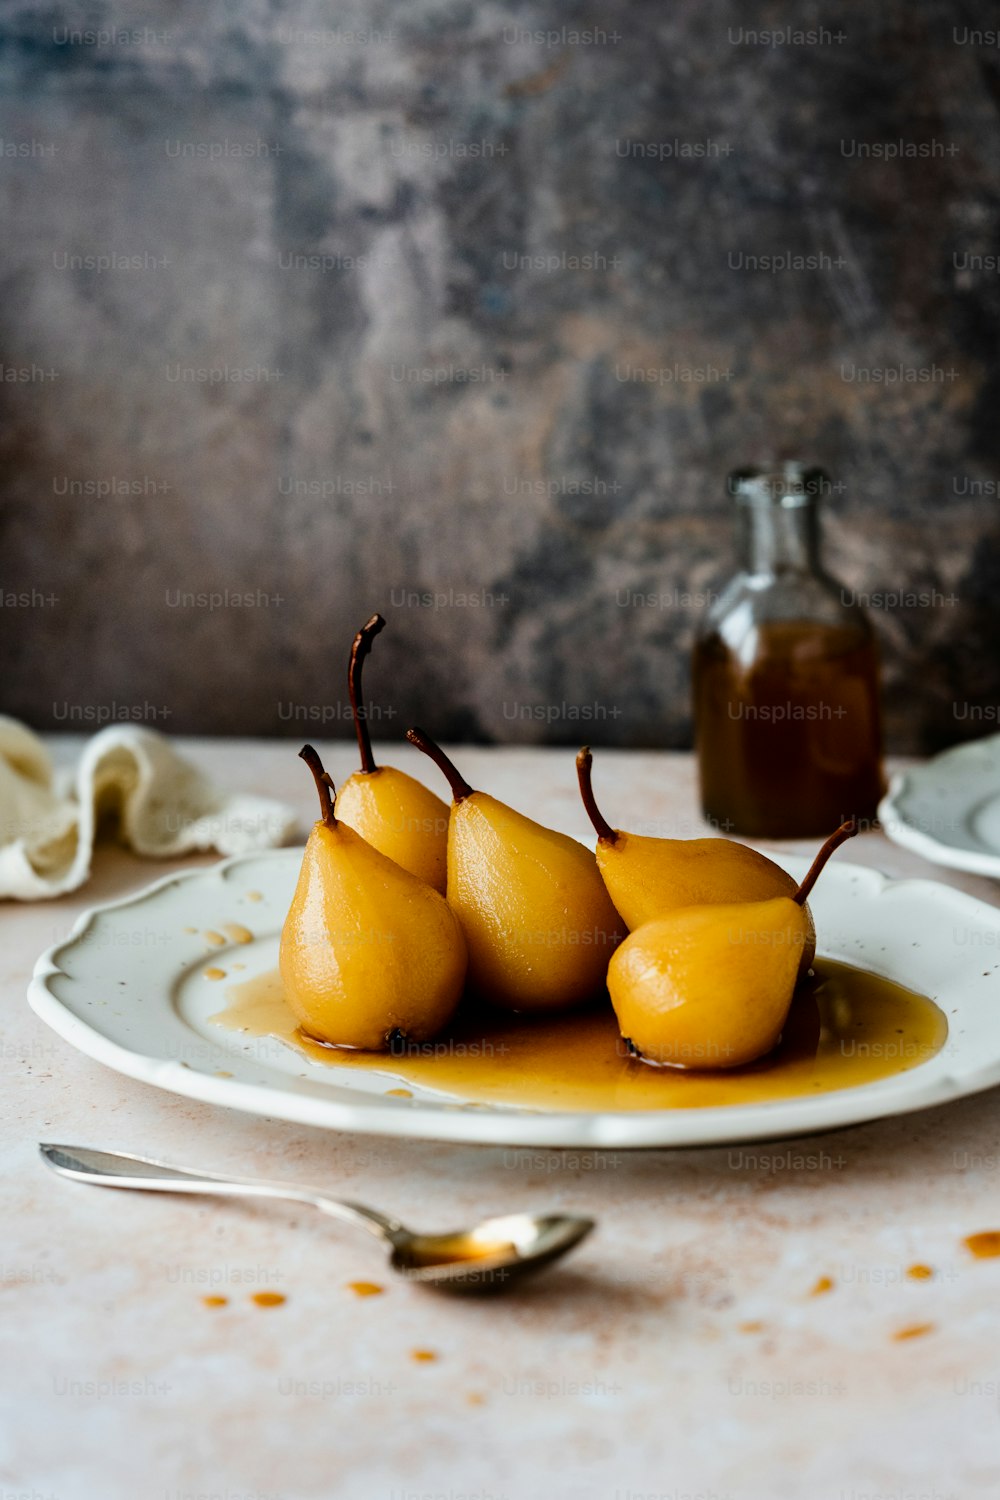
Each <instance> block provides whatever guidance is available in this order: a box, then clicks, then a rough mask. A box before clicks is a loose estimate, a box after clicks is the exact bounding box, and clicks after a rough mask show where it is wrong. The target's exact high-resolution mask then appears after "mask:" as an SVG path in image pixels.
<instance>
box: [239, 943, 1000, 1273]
mask: <svg viewBox="0 0 1000 1500" xmlns="http://www.w3.org/2000/svg"><path fill="white" fill-rule="evenodd" d="M226 998H227V1000H228V1004H227V1006H226V1009H225V1010H223V1011H220V1012H219V1014H217V1015H214V1016H212V1018H211V1019H212V1020H213V1021H214V1022H215V1023H216V1024H217V1025H219V1026H223V1027H225V1028H227V1029H228V1030H231V1031H241V1032H246V1033H248V1034H249V1035H250V1036H273V1037H276V1038H277V1039H278V1040H279V1041H281V1042H284V1043H285V1044H286V1045H288V1046H289V1047H292V1048H294V1049H296V1050H297V1051H298V1052H299V1053H301V1054H302V1055H303V1056H305V1057H307V1058H309V1059H310V1060H311V1061H312V1062H315V1063H320V1064H322V1065H325V1066H327V1067H331V1068H337V1069H344V1070H347V1069H365V1070H367V1071H369V1072H377V1073H381V1074H383V1075H388V1076H391V1077H392V1078H394V1079H397V1080H400V1081H402V1082H405V1083H407V1084H416V1085H417V1086H423V1087H426V1088H430V1089H434V1090H437V1091H440V1092H442V1093H445V1094H450V1095H452V1096H456V1097H457V1098H458V1099H460V1100H461V1101H462V1102H463V1103H466V1104H470V1105H477V1104H478V1105H483V1104H486V1105H489V1104H504V1105H515V1106H520V1107H522V1108H534V1109H544V1110H650V1109H692V1108H699V1107H703V1106H704V1107H708V1106H712V1105H739V1104H750V1103H758V1102H760V1101H763V1100H770V1099H793V1098H801V1097H803V1096H807V1097H808V1096H811V1095H814V1094H825V1093H830V1092H832V1091H833V1090H836V1089H847V1088H857V1087H859V1086H860V1085H861V1084H865V1083H871V1082H873V1081H874V1080H875V1079H878V1078H888V1077H891V1076H893V1075H894V1074H897V1073H904V1072H907V1071H908V1070H909V1069H910V1068H916V1067H919V1065H920V1064H921V1063H922V1062H926V1061H927V1060H928V1058H931V1057H933V1056H934V1054H935V1053H936V1052H938V1051H940V1049H941V1047H942V1046H943V1045H944V1042H945V1039H946V1037H947V1035H948V1023H947V1021H946V1020H945V1017H944V1015H943V1013H942V1012H941V1011H940V1010H939V1009H938V1007H937V1006H936V1005H935V1004H934V1003H933V1002H932V1001H931V1000H928V999H926V998H925V997H924V996H923V995H918V994H916V993H915V992H914V991H913V990H908V989H904V988H903V987H902V986H901V985H898V984H895V983H893V982H892V981H891V980H888V979H882V978H880V977H879V976H878V975H876V974H869V973H866V972H865V971H864V970H862V969H856V968H854V967H853V966H852V965H850V964H843V963H839V962H837V961H835V960H833V959H821V960H818V961H817V963H816V968H815V973H814V975H812V976H811V977H810V978H808V979H807V980H805V981H804V982H803V983H802V984H801V985H800V986H799V989H798V991H797V993H796V997H795V1000H794V1001H793V1003H792V1009H791V1011H790V1012H789V1017H788V1021H787V1023H786V1025H785V1030H784V1034H783V1036H782V1038H781V1041H780V1043H779V1044H778V1046H777V1047H776V1048H775V1049H774V1051H773V1052H771V1053H770V1054H769V1055H768V1056H767V1057H763V1058H760V1059H759V1060H758V1061H757V1062H755V1063H751V1064H750V1065H749V1066H748V1067H744V1068H731V1069H728V1070H719V1071H715V1072H709V1071H704V1072H694V1071H685V1070H683V1069H680V1068H652V1067H648V1066H647V1065H646V1064H645V1063H643V1062H642V1061H641V1060H639V1059H636V1058H633V1057H630V1056H629V1055H628V1048H627V1047H626V1045H625V1043H624V1042H623V1040H622V1038H621V1037H620V1036H619V1033H618V1025H617V1022H616V1020H615V1016H614V1012H613V1011H612V1010H611V1007H610V1006H609V1005H607V1004H605V1005H603V1006H601V1007H599V1008H596V1007H595V1008H593V1009H590V1010H585V1011H576V1012H573V1013H570V1014H567V1015H557V1016H537V1017H534V1018H529V1017H526V1016H515V1015H510V1014H507V1013H501V1012H492V1011H491V1012H489V1013H488V1014H487V1013H485V1012H483V1011H481V1010H477V1008H476V1007H475V1006H474V1005H471V1004H470V1005H468V1006H466V1007H465V1008H464V1014H462V1013H460V1016H459V1018H458V1019H457V1020H456V1021H455V1023H454V1024H453V1025H452V1027H451V1029H450V1031H449V1032H448V1033H447V1034H446V1035H445V1036H442V1037H439V1038H437V1040H435V1041H433V1042H427V1043H424V1044H422V1045H415V1044H405V1043H404V1044H402V1045H401V1047H400V1048H399V1049H397V1050H394V1051H389V1052H357V1051H352V1050H350V1049H348V1048H342V1047H331V1046H328V1045H327V1044H325V1043H322V1042H317V1041H316V1040H314V1039H313V1038H310V1037H308V1036H305V1035H304V1034H303V1033H302V1031H301V1030H300V1029H299V1027H298V1025H297V1022H296V1019H295V1017H294V1016H293V1015H292V1012H291V1011H290V1010H289V1008H288V1006H287V1005H286V1003H285V998H284V992H283V990H282V985H281V978H280V975H279V974H278V972H277V971H276V970H274V971H272V972H270V973H267V974H263V975H260V976H258V977H256V978H254V979H247V980H243V981H241V982H240V983H238V984H234V985H230V986H229V987H228V989H227V990H226ZM996 1239H997V1247H998V1248H997V1249H996V1250H995V1251H994V1252H992V1253H994V1254H998V1255H1000V1233H998V1234H997V1236H996ZM970 1248H971V1246H970ZM973 1253H982V1252H977V1251H974V1252H973Z"/></svg>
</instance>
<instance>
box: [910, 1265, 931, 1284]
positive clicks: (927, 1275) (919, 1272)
mask: <svg viewBox="0 0 1000 1500" xmlns="http://www.w3.org/2000/svg"><path fill="white" fill-rule="evenodd" d="M906 1274H907V1276H909V1278H910V1280H911V1281H930V1279H931V1277H932V1276H933V1275H934V1272H933V1271H932V1270H931V1268H930V1266H921V1265H916V1266H908V1267H907V1271H906Z"/></svg>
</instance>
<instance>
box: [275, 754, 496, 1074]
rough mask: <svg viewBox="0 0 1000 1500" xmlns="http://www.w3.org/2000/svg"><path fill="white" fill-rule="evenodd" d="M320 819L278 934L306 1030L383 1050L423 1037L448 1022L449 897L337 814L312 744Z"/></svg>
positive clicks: (458, 975) (456, 970) (452, 959)
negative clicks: (384, 852) (374, 844)
mask: <svg viewBox="0 0 1000 1500" xmlns="http://www.w3.org/2000/svg"><path fill="white" fill-rule="evenodd" d="M301 755H302V759H303V760H304V761H305V762H306V764H307V765H308V766H309V769H310V770H311V771H312V773H313V776H314V777H315V779H316V786H317V790H318V791H319V798H320V808H321V811H322V817H321V818H320V820H319V822H318V823H316V824H315V825H314V827H313V830H312V832H311V834H310V835H309V841H308V843H307V844H306V848H305V853H304V855H303V858H302V869H301V871H300V872H299V879H298V884H297V886H296V888H295V894H294V896H293V897H292V904H291V906H290V907H289V910H288V916H287V917H286V918H285V925H284V927H283V928H282V932H281V948H280V953H279V968H280V970H281V978H282V981H283V983H284V988H285V995H286V997H287V999H288V1003H289V1005H290V1006H291V1008H292V1010H293V1011H294V1013H295V1015H296V1016H297V1017H298V1019H299V1022H300V1024H301V1026H302V1029H303V1031H304V1032H306V1033H307V1034H308V1035H309V1036H312V1037H316V1038H318V1040H320V1041H323V1042H329V1043H331V1044H332V1045H333V1046H337V1047H359V1048H363V1049H365V1050H366V1051H372V1052H377V1051H384V1050H385V1049H386V1048H387V1047H389V1046H391V1045H393V1044H394V1043H395V1042H397V1041H399V1040H400V1039H402V1038H405V1039H406V1040H408V1041H411V1042H423V1041H427V1040H428V1039H429V1038H430V1037H432V1036H434V1035H435V1033H436V1032H438V1031H440V1030H441V1028H442V1026H444V1025H445V1024H446V1022H447V1021H449V1020H450V1018H451V1016H452V1014H453V1013H454V1010H455V1007H456V1006H457V1005H458V1002H459V998H460V996H461V994H462V985H463V982H464V980H465V963H466V956H465V940H464V938H463V937H462V930H461V927H460V926H459V924H458V922H457V920H456V918H455V915H454V913H453V912H452V910H451V908H450V907H449V905H448V903H447V901H445V899H444V897H443V896H441V895H440V894H439V893H438V892H437V891H435V890H434V889H433V888H432V887H431V886H429V885H428V884H427V883H426V882H425V881H423V880H418V879H417V877H416V876H415V875H411V874H410V873H409V871H408V870H404V869H403V868H402V866H400V865H398V864H396V863H395V861H394V860H391V859H387V858H386V856H385V855H384V854H380V853H379V852H378V850H377V849H373V848H372V846H371V845H370V844H367V843H366V842H365V840H364V839H363V838H361V837H360V836H359V835H358V834H357V833H355V831H354V829H353V828H349V827H348V826H347V824H346V823H343V822H341V821H340V820H339V819H338V818H337V817H336V815H335V812H334V805H333V798H332V795H331V792H332V790H333V783H332V782H331V781H330V778H329V777H328V776H327V774H326V772H325V771H324V770H323V764H322V762H321V760H320V758H319V756H318V755H317V754H316V751H315V750H314V749H313V748H312V746H311V745H306V746H305V747H304V748H303V750H302V751H301Z"/></svg>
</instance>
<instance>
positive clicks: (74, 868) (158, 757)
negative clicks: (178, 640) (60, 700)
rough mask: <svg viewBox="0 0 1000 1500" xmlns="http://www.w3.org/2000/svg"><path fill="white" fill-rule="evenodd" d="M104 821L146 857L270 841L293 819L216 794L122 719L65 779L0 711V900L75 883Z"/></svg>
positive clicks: (257, 800) (252, 800)
mask: <svg viewBox="0 0 1000 1500" xmlns="http://www.w3.org/2000/svg"><path fill="white" fill-rule="evenodd" d="M107 819H114V820H116V821H117V824H118V836H119V838H120V840H121V842H122V843H124V844H126V845H127V846H128V847H129V848H130V849H132V850H134V851H135V853H136V854H141V855H144V856H146V857H148V858H150V859H167V858H170V857H172V856H175V855H178V854H187V853H190V852H191V851H193V850H198V849H217V850H218V851H219V853H220V854H242V853H244V852H246V851H248V850H253V849H267V848H272V847H274V846H275V845H277V844H282V843H284V841H285V839H286V838H287V837H288V836H289V834H290V833H291V832H292V829H293V828H294V827H295V824H296V822H297V819H296V816H295V813H294V812H293V810H292V809H291V808H290V807H288V806H286V805H285V804H284V803H282V802H274V801H272V800H271V799H270V798H269V797H251V796H244V795H242V794H240V793H237V794H235V795H232V796H229V795H227V794H226V793H224V792H221V791H220V790H219V789H218V788H217V787H215V786H213V785H212V783H211V782H210V781H208V780H207V779H206V778H205V777H204V776H203V775H202V774H201V772H200V771H196V770H195V768H194V767H193V766H192V765H190V764H189V763H188V762H187V761H186V760H184V759H182V757H181V756H179V755H178V754H177V752H176V751H175V750H174V749H173V747H172V745H171V744H170V742H169V740H167V739H166V738H165V737H164V736H163V735H162V734H158V733H157V732H156V730H153V729H141V728H139V727H138V726H135V725H131V724H113V725H110V726H109V727H108V728H107V729H102V730H101V731H100V733H99V734H95V735H94V737H93V739H92V740H90V741H88V743H87V745H86V747H85V748H84V752H83V756H82V757H81V760H80V763H79V765H78V766H77V769H76V772H75V774H74V775H73V776H72V777H71V778H69V784H68V785H67V784H65V778H60V777H56V776H55V775H54V772H53V768H52V762H51V760H50V759H49V755H48V752H47V750H46V749H45V746H44V745H43V744H42V742H41V740H39V739H38V737H37V735H34V734H32V732H31V730H30V729H28V728H26V727H25V725H23V724H21V723H19V722H18V720H16V719H11V718H8V717H6V716H5V715H3V714H0V898H7V899H10V898H13V899H14V900H17V901H40V900H45V899H46V898H47V897H50V896H59V895H62V894H63V892H65V891H73V890H76V888H77V887H78V886H80V885H82V884H83V882H84V881H85V880H86V879H87V876H88V875H89V874H90V864H91V859H92V857H93V850H94V839H95V836H96V833H97V828H98V824H99V823H102V822H104V821H105V820H107Z"/></svg>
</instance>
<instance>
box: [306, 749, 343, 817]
mask: <svg viewBox="0 0 1000 1500" xmlns="http://www.w3.org/2000/svg"><path fill="white" fill-rule="evenodd" d="M299 756H300V758H301V759H302V760H304V761H305V763H306V765H307V766H308V767H309V769H310V771H311V772H312V773H313V780H314V781H315V783H316V790H317V792H319V805H320V810H321V812H322V815H323V822H324V823H325V824H326V826H327V828H336V826H337V818H336V815H335V813H334V811H333V799H334V794H335V793H336V790H337V789H336V787H335V786H334V784H333V782H332V781H331V780H330V777H329V776H328V775H327V773H326V772H325V771H324V770H323V762H322V761H321V760H320V758H319V756H318V755H317V753H316V751H315V750H314V749H313V747H312V745H303V746H302V749H301V750H300V751H299Z"/></svg>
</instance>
